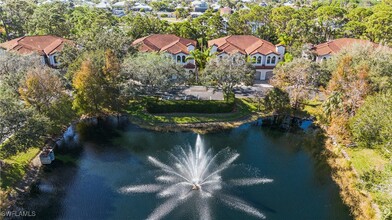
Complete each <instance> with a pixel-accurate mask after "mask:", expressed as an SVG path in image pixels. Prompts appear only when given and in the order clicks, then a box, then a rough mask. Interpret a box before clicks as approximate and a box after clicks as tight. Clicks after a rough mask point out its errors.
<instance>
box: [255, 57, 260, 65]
mask: <svg viewBox="0 0 392 220" xmlns="http://www.w3.org/2000/svg"><path fill="white" fill-rule="evenodd" d="M256 63H257V64H261V56H257V59H256Z"/></svg>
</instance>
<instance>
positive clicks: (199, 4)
mask: <svg viewBox="0 0 392 220" xmlns="http://www.w3.org/2000/svg"><path fill="white" fill-rule="evenodd" d="M192 6H193V10H194V11H195V12H205V11H207V9H208V4H207V2H205V1H194V2H192Z"/></svg>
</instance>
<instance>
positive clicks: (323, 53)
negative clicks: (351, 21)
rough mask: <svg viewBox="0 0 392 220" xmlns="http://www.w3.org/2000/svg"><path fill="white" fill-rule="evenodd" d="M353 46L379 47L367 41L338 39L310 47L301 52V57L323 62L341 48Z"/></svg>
mask: <svg viewBox="0 0 392 220" xmlns="http://www.w3.org/2000/svg"><path fill="white" fill-rule="evenodd" d="M355 44H362V45H364V44H370V45H372V46H374V47H378V46H380V45H379V44H376V43H373V42H371V41H368V40H361V39H355V38H339V39H335V40H331V41H328V42H325V43H322V44H317V45H310V46H309V47H308V48H307V49H306V50H304V51H303V52H302V57H304V58H309V59H312V60H315V61H317V62H321V61H323V60H326V59H329V58H331V56H333V55H334V54H336V53H339V51H341V50H342V49H343V48H346V47H349V46H352V45H355Z"/></svg>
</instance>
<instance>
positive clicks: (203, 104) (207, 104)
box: [147, 100, 235, 114]
mask: <svg viewBox="0 0 392 220" xmlns="http://www.w3.org/2000/svg"><path fill="white" fill-rule="evenodd" d="M234 107H235V102H234V101H230V102H226V101H217V100H160V101H156V100H148V101H147V111H148V112H149V113H155V114H156V113H207V114H212V113H229V112H232V111H233V110H234Z"/></svg>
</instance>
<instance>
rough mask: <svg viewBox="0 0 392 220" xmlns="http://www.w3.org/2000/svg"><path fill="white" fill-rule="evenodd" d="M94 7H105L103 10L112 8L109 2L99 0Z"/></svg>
mask: <svg viewBox="0 0 392 220" xmlns="http://www.w3.org/2000/svg"><path fill="white" fill-rule="evenodd" d="M95 7H96V8H100V9H105V10H111V9H112V7H111V6H110V3H109V2H107V1H101V2H100V3H99V4H96V5H95Z"/></svg>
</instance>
